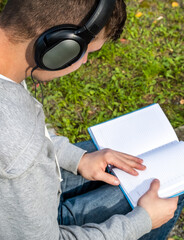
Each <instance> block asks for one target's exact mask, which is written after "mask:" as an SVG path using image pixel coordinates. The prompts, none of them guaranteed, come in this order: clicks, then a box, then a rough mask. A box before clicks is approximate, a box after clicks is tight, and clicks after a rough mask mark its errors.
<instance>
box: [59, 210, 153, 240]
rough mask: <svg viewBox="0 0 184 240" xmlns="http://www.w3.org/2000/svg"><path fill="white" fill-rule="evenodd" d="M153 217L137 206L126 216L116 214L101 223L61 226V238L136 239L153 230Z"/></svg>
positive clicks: (85, 239)
mask: <svg viewBox="0 0 184 240" xmlns="http://www.w3.org/2000/svg"><path fill="white" fill-rule="evenodd" d="M151 228H152V223H151V219H150V217H149V215H148V213H147V212H146V210H145V209H143V208H142V207H136V208H135V209H134V210H133V211H132V212H130V213H128V214H127V215H126V216H123V215H114V216H113V217H111V218H110V219H108V220H107V221H105V222H104V223H101V224H92V223H90V224H85V225H83V226H82V227H79V226H60V234H61V238H60V239H65V240H68V239H82V240H87V239H88V240H89V239H98V240H119V239H121V240H130V239H131V240H136V239H139V238H140V237H142V236H143V235H144V234H146V233H148V232H150V231H151Z"/></svg>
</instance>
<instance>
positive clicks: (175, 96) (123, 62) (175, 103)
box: [30, 0, 184, 142]
mask: <svg viewBox="0 0 184 240" xmlns="http://www.w3.org/2000/svg"><path fill="white" fill-rule="evenodd" d="M127 6H128V20H127V23H126V27H125V30H124V33H123V34H122V38H125V39H126V41H125V42H124V43H122V42H121V41H118V42H117V43H107V44H105V45H104V47H103V48H102V50H101V51H100V52H98V53H93V54H91V55H90V57H89V60H88V63H87V64H86V65H85V66H82V67H81V68H80V69H79V70H78V71H77V72H75V73H72V74H70V75H68V76H65V77H62V78H60V79H57V80H53V81H52V82H50V83H47V85H46V86H45V90H44V94H45V101H44V109H45V114H46V122H48V123H51V124H52V126H53V127H54V128H55V129H56V131H57V133H58V134H62V135H65V136H67V137H69V139H70V140H71V141H72V142H76V141H82V140H87V139H89V135H88V133H87V128H88V127H89V126H91V125H94V124H97V123H100V122H103V121H105V120H108V119H111V118H114V117H117V116H120V115H122V114H125V113H127V112H130V111H134V110H136V109H139V108H141V107H144V106H146V105H149V104H152V103H159V104H160V105H161V107H162V108H163V110H164V111H165V113H166V115H167V116H168V118H169V120H170V121H171V124H172V126H173V127H174V128H176V127H178V126H181V125H183V124H184V105H183V104H181V103H182V101H181V100H182V99H184V55H183V53H182V52H184V45H183V39H184V33H183V22H184V16H183V8H182V4H181V3H180V7H178V8H173V7H172V5H171V2H170V1H162V2H161V1H143V2H142V3H141V4H139V3H138V1H137V0H132V1H127ZM139 11H141V12H142V13H143V15H142V16H141V17H140V18H137V17H136V16H135V15H136V13H137V12H139ZM160 16H163V19H162V20H160V21H157V22H156V23H155V22H154V21H155V20H156V19H157V18H158V17H160ZM30 84H32V83H30ZM38 91H40V90H39V89H38Z"/></svg>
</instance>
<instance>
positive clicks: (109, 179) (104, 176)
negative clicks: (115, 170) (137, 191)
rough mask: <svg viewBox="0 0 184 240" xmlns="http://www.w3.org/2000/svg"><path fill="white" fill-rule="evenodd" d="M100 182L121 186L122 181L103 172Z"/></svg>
mask: <svg viewBox="0 0 184 240" xmlns="http://www.w3.org/2000/svg"><path fill="white" fill-rule="evenodd" d="M98 180H100V181H103V182H106V183H108V184H110V185H115V186H117V185H119V184H120V181H119V180H118V178H117V177H115V176H113V175H111V174H109V173H106V172H101V174H100V176H99V178H98Z"/></svg>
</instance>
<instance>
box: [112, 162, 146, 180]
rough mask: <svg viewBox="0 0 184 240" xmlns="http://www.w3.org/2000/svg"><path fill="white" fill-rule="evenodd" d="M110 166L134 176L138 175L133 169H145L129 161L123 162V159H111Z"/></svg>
mask: <svg viewBox="0 0 184 240" xmlns="http://www.w3.org/2000/svg"><path fill="white" fill-rule="evenodd" d="M110 164H111V165H113V166H115V167H117V168H119V169H121V170H123V171H125V172H127V173H129V174H131V175H134V176H137V175H138V172H137V171H136V170H135V169H138V170H145V169H146V167H145V166H144V165H142V164H139V163H134V162H131V161H129V160H125V159H124V160H122V159H118V158H113V159H111V160H110ZM134 168H135V169H134Z"/></svg>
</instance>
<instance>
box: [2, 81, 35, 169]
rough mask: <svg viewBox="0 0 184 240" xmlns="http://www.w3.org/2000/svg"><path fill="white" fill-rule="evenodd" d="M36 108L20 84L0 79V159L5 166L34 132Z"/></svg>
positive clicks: (23, 146)
mask: <svg viewBox="0 0 184 240" xmlns="http://www.w3.org/2000/svg"><path fill="white" fill-rule="evenodd" d="M37 114H38V110H37V108H36V104H35V101H34V99H33V98H32V97H31V96H30V95H29V93H28V92H27V91H26V90H25V89H24V87H23V86H22V85H20V84H16V83H12V82H7V81H1V80H0V159H2V160H3V159H4V164H3V161H1V167H3V168H5V167H6V166H7V165H8V164H10V162H11V161H12V160H13V159H14V158H15V157H16V156H18V155H19V154H20V152H21V151H23V149H24V148H25V146H26V145H27V144H28V142H29V140H30V139H31V137H32V136H33V134H34V131H35V128H36V124H37ZM2 164H3V165H4V166H2Z"/></svg>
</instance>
